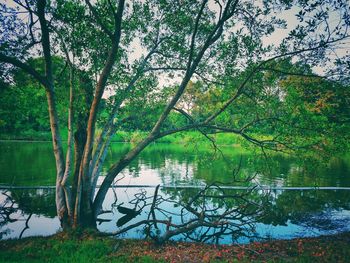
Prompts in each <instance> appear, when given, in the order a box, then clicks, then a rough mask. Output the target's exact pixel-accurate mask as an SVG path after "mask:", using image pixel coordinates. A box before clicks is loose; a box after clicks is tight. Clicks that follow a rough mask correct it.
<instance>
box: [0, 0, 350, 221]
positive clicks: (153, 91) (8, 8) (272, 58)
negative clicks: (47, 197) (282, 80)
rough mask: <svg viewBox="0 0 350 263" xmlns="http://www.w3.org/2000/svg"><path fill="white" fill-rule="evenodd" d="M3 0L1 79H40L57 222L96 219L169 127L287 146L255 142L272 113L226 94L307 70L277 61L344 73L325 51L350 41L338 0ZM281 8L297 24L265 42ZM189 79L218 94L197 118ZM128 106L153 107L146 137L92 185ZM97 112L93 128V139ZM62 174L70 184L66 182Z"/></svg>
mask: <svg viewBox="0 0 350 263" xmlns="http://www.w3.org/2000/svg"><path fill="white" fill-rule="evenodd" d="M13 5H15V7H13ZM13 5H6V4H1V22H2V24H3V29H1V30H2V32H1V37H0V41H1V48H0V61H1V62H2V69H3V72H5V73H4V74H2V76H4V77H5V78H7V79H9V78H11V77H10V75H9V74H7V73H6V72H9V70H10V69H11V68H12V67H16V68H20V69H22V70H23V71H25V72H27V73H28V74H29V75H30V76H31V77H33V78H34V79H36V80H37V81H38V82H39V83H40V84H41V85H42V86H43V87H44V89H45V92H46V97H47V104H48V110H49V118H50V127H51V132H52V143H53V151H54V155H55V160H56V169H57V180H56V207H57V213H58V216H59V218H60V220H61V222H62V224H63V226H65V227H70V226H73V227H78V226H80V227H95V224H96V223H95V220H96V218H97V216H98V215H99V213H100V212H101V210H102V203H103V200H104V198H105V195H106V193H107V191H108V189H109V187H110V186H111V184H112V183H113V180H114V179H115V178H116V177H117V176H118V174H119V173H120V172H121V171H122V170H123V169H124V168H125V167H126V166H127V165H128V164H129V163H130V162H131V161H132V160H133V159H134V158H135V157H136V156H137V155H138V154H139V153H140V152H141V151H142V150H143V149H145V148H146V147H147V146H148V145H149V144H150V143H152V142H154V141H156V140H157V139H159V138H162V137H164V136H167V135H169V134H173V133H177V132H181V131H186V130H193V129H197V130H199V131H200V132H201V133H203V134H204V135H205V136H208V135H207V134H209V133H213V132H214V133H215V132H230V133H235V134H237V135H239V136H242V137H243V138H244V139H247V140H248V141H250V142H252V143H254V144H256V145H258V146H259V147H268V148H272V149H277V150H278V149H281V148H287V147H288V144H289V143H290V141H280V140H278V138H272V139H268V140H259V139H258V138H255V137H253V135H252V134H250V133H249V132H248V130H249V129H250V128H252V127H254V126H255V125H258V124H259V123H261V122H266V123H269V121H271V120H276V119H275V118H271V117H270V116H269V115H268V114H263V115H262V117H261V116H260V114H254V112H250V113H251V114H250V116H249V118H247V119H246V120H244V119H242V120H241V121H239V122H231V121H227V118H226V117H227V116H230V115H231V116H232V115H233V116H234V114H235V107H236V106H237V105H236V104H235V103H238V106H237V107H238V108H239V105H240V101H239V99H241V98H249V97H250V96H253V97H254V98H255V101H256V102H257V105H260V104H263V103H264V100H265V99H266V97H265V98H264V97H261V94H262V92H263V91H264V92H266V91H268V90H270V91H271V90H274V89H275V88H276V87H277V86H276V82H274V83H272V82H271V83H270V85H271V87H267V86H266V85H265V86H262V84H261V83H260V82H259V81H260V80H261V79H262V77H263V76H265V74H266V72H270V71H279V72H280V73H281V74H282V75H283V76H288V75H296V74H297V75H299V76H306V77H310V75H312V76H315V75H316V74H315V73H314V72H312V71H310V70H308V69H304V68H300V69H299V68H298V71H297V72H296V71H294V69H293V68H292V69H290V68H289V69H288V70H287V71H282V70H280V68H278V64H276V61H278V62H279V63H281V62H283V61H287V60H290V59H293V60H295V61H301V62H302V63H303V64H305V65H308V66H309V67H310V68H312V67H314V66H316V65H320V64H321V63H324V75H323V77H324V78H326V77H329V78H331V79H332V80H333V81H337V82H343V83H345V82H346V81H348V80H347V79H345V78H342V77H343V76H345V75H344V74H342V75H336V73H337V72H342V73H344V72H346V67H344V63H347V61H349V60H348V59H349V56H348V55H346V54H340V55H339V56H342V59H337V60H336V61H334V62H335V63H336V65H335V66H333V64H332V62H333V61H332V56H330V52H337V51H341V47H343V46H344V45H346V44H348V42H347V41H348V37H349V34H348V26H349V24H350V17H349V5H348V3H347V2H346V1H314V2H312V3H309V2H306V1H284V0H283V1H262V2H261V3H255V2H253V1H248V0H247V1H239V0H227V1H207V0H203V1H201V2H200V3H197V2H196V1H152V0H149V1H133V2H132V3H125V1H124V0H119V1H113V0H111V1H105V0H101V1H96V3H95V4H93V3H91V2H90V1H89V0H85V1H84V2H80V1H76V0H70V1H62V0H57V1H55V2H46V1H45V0H37V1H27V0H24V1H21V0H16V1H14V3H13ZM285 10H291V11H293V12H294V13H296V17H297V19H298V20H299V21H298V25H288V27H291V26H292V27H294V28H293V29H290V28H289V29H290V31H289V34H288V35H287V36H286V37H285V38H284V39H283V40H281V41H280V43H279V44H275V43H273V44H269V45H268V44H266V40H268V38H269V37H271V38H272V37H273V36H274V35H273V33H274V31H275V30H279V28H285V27H286V26H287V22H286V21H284V20H283V19H282V18H279V17H282V16H283V14H284V13H283V11H285ZM23 13H25V14H27V16H26V17H23V15H22V14H23ZM330 17H336V18H337V21H336V22H334V21H333V20H331V19H330ZM135 50H138V51H140V52H141V53H142V54H138V52H135ZM54 55H57V56H62V57H64V58H65V60H66V63H67V68H68V69H69V76H70V81H69V84H67V87H69V90H70V96H69V97H70V99H69V103H68V104H69V106H68V112H69V114H68V150H67V154H66V158H65V157H64V153H63V148H62V140H61V133H60V127H61V126H60V123H59V120H58V112H57V100H56V85H55V80H57V78H59V76H58V75H57V74H56V73H55V71H54V69H53V62H52V61H53V56H54ZM33 57H43V59H44V61H45V63H44V64H45V65H44V66H43V68H44V70H41V71H39V70H37V69H36V68H34V67H32V66H31V65H30V63H28V61H29V60H30V59H31V58H33ZM171 79H173V81H175V83H176V84H175V85H173V86H172V88H167V87H169V86H171V85H164V83H167V82H169V81H170V80H171ZM191 79H192V80H201V81H203V82H205V83H207V85H208V87H207V89H212V88H213V85H214V84H215V85H216V86H220V87H221V88H220V89H221V92H220V93H219V95H220V96H217V98H218V99H221V101H216V102H215V103H214V104H213V105H214V106H213V107H211V108H210V109H209V111H208V112H205V114H204V115H202V116H199V118H196V116H191V112H186V110H185V109H183V108H179V107H181V104H182V103H181V97H182V95H183V94H184V92H185V90H186V88H188V87H189V83H190V81H191ZM255 86H256V87H258V89H255V93H252V94H249V91H251V90H252V89H250V88H249V87H255ZM107 93H108V95H109V98H108V103H107V108H108V109H109V116H108V118H99V117H100V116H99V108H100V106H101V103H102V96H103V95H104V94H107ZM79 99H82V100H83V101H78V100H79ZM275 101H276V100H275ZM276 103H281V100H277V101H276ZM173 111H177V112H179V113H180V114H181V115H182V116H183V118H184V119H187V124H186V125H183V126H179V127H171V128H169V127H170V126H169V125H166V122H167V119H168V117H169V115H170V114H171V113H172V112H173ZM248 112H249V110H248ZM135 116H136V118H144V116H152V117H151V118H149V119H147V118H145V119H146V120H149V122H150V123H151V125H150V126H151V128H150V129H149V131H148V134H147V136H145V138H143V139H142V140H141V141H140V142H139V143H138V144H136V145H135V146H134V147H133V148H132V149H131V150H130V151H129V152H127V153H126V154H125V156H124V157H122V158H121V159H120V160H117V161H116V162H115V163H114V164H113V165H112V166H111V167H110V168H109V170H108V173H107V175H106V176H105V177H104V179H103V183H102V185H101V186H100V187H99V188H98V191H97V192H96V194H95V190H96V182H97V178H98V176H99V175H100V172H101V167H102V164H103V162H104V159H105V157H106V153H107V148H108V146H109V143H110V138H111V136H112V135H113V134H114V133H115V131H116V130H117V129H118V128H119V127H120V125H121V124H123V123H124V122H127V121H128V120H130V119H133V118H135ZM99 119H100V121H99V122H98V120H99ZM103 120H105V121H103ZM97 122H98V123H99V125H100V127H101V133H100V136H98V137H97V136H96V128H97V127H96V123H97ZM208 138H209V137H208ZM293 143H297V142H293ZM73 145H74V147H73ZM73 148H74V149H73ZM73 155H74V158H73ZM73 159H74V165H73ZM73 168H74V169H73ZM71 174H73V175H74V178H73V180H72V181H73V185H72V187H69V185H68V182H69V180H68V178H69V177H70V176H71Z"/></svg>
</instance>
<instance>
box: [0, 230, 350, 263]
mask: <svg viewBox="0 0 350 263" xmlns="http://www.w3.org/2000/svg"><path fill="white" fill-rule="evenodd" d="M349 244H350V233H343V234H338V235H334V236H322V237H318V238H304V239H293V240H275V241H269V242H264V243H251V244H249V245H244V246H237V245H229V246H224V245H222V246H217V245H207V244H200V243H183V242H169V243H167V244H165V245H162V246H159V245H155V244H154V243H153V242H150V241H145V240H122V239H113V238H108V237H99V236H96V235H93V234H84V235H80V236H74V235H73V236H72V235H69V236H68V235H66V234H63V233H60V234H57V235H54V236H52V237H46V238H45V237H34V238H25V239H22V240H8V241H0V261H1V262H123V263H124V262H285V261H288V262H348V259H349V257H350V246H349Z"/></svg>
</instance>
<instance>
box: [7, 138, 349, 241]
mask: <svg viewBox="0 0 350 263" xmlns="http://www.w3.org/2000/svg"><path fill="white" fill-rule="evenodd" d="M129 148H130V145H129V144H122V143H115V144H112V147H111V148H110V150H109V155H108V159H107V161H106V165H105V170H104V171H106V169H107V167H108V166H109V165H110V164H112V163H113V162H114V161H116V160H118V159H119V158H120V156H121V155H122V154H123V153H125V152H126V151H127V150H128V149H129ZM51 149H52V148H51V144H50V143H29V142H28V143H27V142H0V175H1V176H0V184H1V185H7V186H52V185H54V183H55V170H54V158H53V156H52V150H51ZM238 170H239V172H237V171H238ZM233 174H238V175H237V176H235V177H234V176H233ZM249 176H254V179H253V180H250V181H249V182H245V181H244V178H246V177H249ZM101 179H102V178H101ZM213 182H221V183H223V185H225V186H230V185H232V186H250V185H259V186H266V187H275V188H276V187H277V189H274V190H271V191H268V192H267V191H263V190H259V189H260V188H258V190H256V191H254V192H253V193H252V194H251V195H250V196H249V197H248V199H249V200H250V201H252V203H257V201H259V203H260V205H261V206H260V208H259V209H258V208H254V209H258V210H259V211H258V210H256V212H255V213H253V215H250V216H249V217H248V216H246V217H244V220H245V223H247V224H246V225H247V227H246V226H245V229H244V234H246V235H247V236H248V237H245V238H242V237H240V236H242V232H240V231H238V230H237V229H236V230H237V231H236V230H232V231H231V232H227V233H226V235H221V236H220V237H218V238H217V240H208V241H213V242H214V241H215V242H219V243H232V242H240V243H242V242H249V240H250V239H254V240H256V239H257V238H293V237H299V236H315V235H320V234H330V233H337V232H340V231H349V230H350V227H349V226H350V198H349V197H350V191H349V190H339V189H338V190H316V189H308V190H279V189H278V188H280V187H299V186H303V187H305V186H308V187H350V161H349V158H346V157H345V158H332V159H330V160H329V162H327V163H326V162H324V161H323V162H317V161H312V160H311V159H310V160H300V159H298V158H293V157H290V156H284V155H274V156H272V157H271V158H269V159H265V158H264V157H262V156H259V155H256V154H252V153H249V152H247V151H243V150H242V149H239V148H234V147H224V148H223V149H222V152H220V153H219V152H216V153H215V152H213V151H211V150H210V149H208V148H207V147H194V146H191V147H190V146H184V145H170V144H155V145H152V146H151V147H149V148H147V149H146V150H145V151H144V152H143V153H142V154H141V155H140V156H139V157H138V158H137V159H136V160H135V161H134V162H133V163H131V165H130V166H129V167H128V168H126V169H125V170H124V171H123V174H122V175H121V176H120V177H119V178H118V182H116V185H117V186H119V188H116V189H114V190H115V191H113V190H112V189H111V190H110V191H109V192H108V194H107V197H106V200H105V203H104V205H103V206H104V210H106V211H108V213H105V214H103V215H101V216H100V217H99V221H98V228H99V229H100V230H101V231H105V232H114V231H118V230H120V229H121V228H122V227H125V226H128V225H130V224H134V223H137V222H138V221H140V220H143V219H146V218H147V217H148V215H149V206H144V208H143V210H141V209H139V207H140V204H139V203H138V204H137V207H136V204H135V200H136V202H138V201H137V198H138V197H139V196H140V193H142V195H143V196H152V195H153V192H154V187H153V186H155V185H158V184H160V185H162V186H164V187H161V188H160V192H159V195H160V196H161V197H162V202H161V203H160V204H159V210H157V211H156V216H157V218H158V219H160V220H168V218H170V217H172V222H173V223H181V222H180V221H181V220H186V218H185V219H184V216H183V215H180V214H181V211H182V210H183V209H182V207H181V204H184V203H186V200H188V198H190V197H191V196H195V195H196V193H197V192H198V191H199V189H198V187H199V188H200V187H203V186H204V185H205V184H210V183H213ZM127 186H138V187H132V188H127ZM167 186H169V187H167ZM183 186H186V187H188V186H195V187H196V188H183ZM227 191H229V192H228V194H229V195H235V194H236V192H237V193H238V192H239V194H242V192H244V190H227ZM234 191H236V192H235V193H234ZM225 194H227V193H225ZM135 197H136V199H135ZM186 198H187V199H186ZM227 200H228V199H227ZM227 200H225V202H224V203H223V202H222V201H220V200H214V199H213V198H212V199H206V205H208V206H210V207H215V206H216V207H217V211H227V209H232V207H238V204H237V203H235V202H236V201H235V200H233V201H231V202H228V201H227ZM262 200H264V202H262ZM130 202H131V203H130ZM0 203H1V211H0V213H1V214H0V216H1V217H0V238H2V239H6V238H15V237H25V236H33V235H50V234H53V233H55V232H57V231H58V230H59V228H60V226H59V221H58V219H57V218H56V212H55V206H54V191H53V190H52V189H51V190H50V189H27V190H21V189H2V190H1V191H0ZM140 203H141V202H140ZM120 205H123V206H124V207H129V208H137V209H139V210H140V211H139V213H138V214H137V216H136V217H135V218H131V220H130V221H128V222H126V223H125V224H124V225H123V226H120V222H121V221H120V220H122V219H121V218H122V217H123V216H124V215H123V214H122V213H120V212H119V210H118V206H120ZM196 209H200V207H199V205H198V207H196ZM225 209H226V210H225ZM254 211H255V210H254ZM186 216H188V220H191V213H188V214H187V215H186ZM192 216H193V215H192ZM233 220H235V219H233ZM118 222H119V223H118ZM118 225H119V226H118ZM161 230H162V229H160V230H159V231H161ZM240 230H241V229H240ZM157 231H158V230H157ZM200 231H202V232H203V231H206V230H205V229H204V230H203V229H202V230H198V231H197V232H194V233H192V234H193V236H200V235H201V232H200ZM144 235H145V233H144V229H143V228H142V227H139V228H136V229H133V230H132V231H129V232H127V233H126V234H123V236H124V237H128V238H142V237H144ZM193 236H191V237H188V236H184V235H179V236H174V239H176V240H180V239H184V240H191V239H193Z"/></svg>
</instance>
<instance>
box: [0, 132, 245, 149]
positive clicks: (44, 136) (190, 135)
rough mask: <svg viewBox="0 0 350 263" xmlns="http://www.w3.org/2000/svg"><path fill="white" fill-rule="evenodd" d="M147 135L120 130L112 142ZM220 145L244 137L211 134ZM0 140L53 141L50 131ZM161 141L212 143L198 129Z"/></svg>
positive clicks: (12, 135) (145, 134)
mask: <svg viewBox="0 0 350 263" xmlns="http://www.w3.org/2000/svg"><path fill="white" fill-rule="evenodd" d="M61 135H62V140H64V141H65V140H67V130H65V129H64V130H61ZM146 136H147V133H146V132H142V131H134V132H127V131H118V132H117V133H116V134H115V135H114V136H113V137H112V139H111V141H112V142H131V143H137V142H139V141H140V140H142V139H143V138H145V137H146ZM211 137H212V138H213V139H214V140H215V142H216V143H217V144H218V145H232V144H240V143H241V141H242V139H241V138H240V137H239V136H237V135H235V134H215V135H211ZM0 140H26V141H51V133H50V132H36V131H31V130H28V131H23V132H22V133H21V134H0ZM157 142H159V143H175V144H187V143H200V144H205V143H210V141H209V140H208V139H207V138H205V137H204V136H203V135H202V134H201V133H199V132H197V131H189V132H182V133H176V134H171V135H169V136H166V137H164V138H161V139H159V140H157Z"/></svg>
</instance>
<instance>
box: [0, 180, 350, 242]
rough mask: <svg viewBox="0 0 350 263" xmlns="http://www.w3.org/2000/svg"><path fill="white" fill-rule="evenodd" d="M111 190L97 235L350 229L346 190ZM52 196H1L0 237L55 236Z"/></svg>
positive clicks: (229, 237)
mask: <svg viewBox="0 0 350 263" xmlns="http://www.w3.org/2000/svg"><path fill="white" fill-rule="evenodd" d="M114 191H115V192H116V193H117V194H116V195H114V193H113V191H112V189H110V191H109V193H108V194H107V198H106V202H105V203H104V213H103V214H101V215H100V216H99V218H98V228H99V230H100V231H102V232H106V233H108V234H109V235H119V236H124V237H129V238H135V237H136V238H147V237H148V238H152V239H154V240H155V241H157V242H163V241H165V240H167V239H169V238H170V239H174V240H187V241H200V242H215V243H232V242H247V241H249V239H255V240H256V238H257V237H260V238H264V237H266V234H268V233H267V231H266V229H270V230H271V229H272V230H273V229H275V228H276V229H281V228H282V229H283V230H282V231H286V233H282V236H283V237H284V238H291V237H296V236H297V235H300V234H301V233H299V232H300V231H303V233H302V234H301V235H302V236H310V235H315V234H327V233H336V232H340V231H343V230H350V228H349V226H350V202H349V198H348V194H349V193H348V191H346V190H303V191H297V190H283V191H282V190H274V191H262V190H261V189H259V188H250V189H248V190H232V189H231V190H230V189H222V188H221V187H220V185H218V184H212V185H210V186H207V187H205V188H203V189H195V188H192V189H191V188H190V189H189V188H162V187H157V188H156V189H154V188H145V189H139V188H127V189H126V188H124V189H122V188H116V189H114ZM116 197H118V198H117V199H116ZM54 198H55V196H54V190H53V189H30V190H28V189H25V190H18V189H11V190H2V191H0V203H1V204H0V238H1V239H4V238H20V237H24V236H28V235H49V234H53V233H55V232H56V231H57V230H58V229H59V224H58V220H57V219H56V216H55V207H54ZM296 226H297V228H296ZM34 228H36V229H34ZM34 230H35V231H34ZM279 231H280V230H279ZM272 232H273V231H272ZM277 232H278V231H277ZM287 232H288V233H287ZM279 234H281V233H280V232H279ZM283 234H285V235H283ZM280 236H281V235H277V234H276V235H272V237H280ZM242 237H246V238H242Z"/></svg>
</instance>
